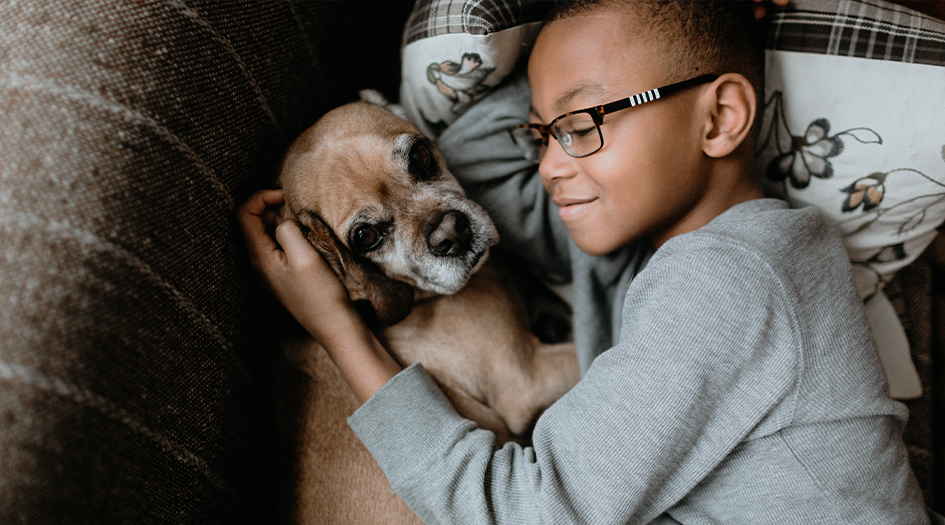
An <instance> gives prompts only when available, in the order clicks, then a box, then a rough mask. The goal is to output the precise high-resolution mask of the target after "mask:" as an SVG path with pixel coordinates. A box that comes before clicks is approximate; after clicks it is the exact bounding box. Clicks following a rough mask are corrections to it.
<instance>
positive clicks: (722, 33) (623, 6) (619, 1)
mask: <svg viewBox="0 0 945 525" xmlns="http://www.w3.org/2000/svg"><path fill="white" fill-rule="evenodd" d="M599 11H607V12H621V13H623V14H624V15H625V16H626V19H627V20H628V21H632V22H631V25H628V28H627V30H628V31H640V32H641V33H642V34H643V35H645V37H647V38H654V39H657V40H658V41H659V42H660V43H661V44H662V45H664V46H665V48H666V54H665V55H664V56H663V57H661V58H662V59H663V61H664V64H663V66H664V67H665V68H666V70H667V71H668V72H669V73H670V75H671V76H672V78H668V79H667V83H669V82H676V81H680V80H685V79H687V78H691V77H694V76H697V75H701V74H704V73H715V74H722V73H740V74H741V75H743V76H745V77H746V78H747V79H748V80H749V81H750V82H751V83H752V85H753V86H754V88H755V93H756V95H758V96H759V97H760V96H761V95H762V94H763V87H762V83H763V81H764V47H763V42H762V40H761V38H762V35H763V34H764V33H763V31H762V29H761V27H760V23H759V22H758V21H757V20H755V16H754V11H753V6H752V2H749V1H747V0H741V1H732V0H699V1H693V0H633V1H627V0H566V1H562V2H556V3H555V5H554V6H553V7H552V8H551V10H550V12H549V14H548V17H547V20H546V23H550V22H553V21H555V20H559V19H563V18H570V17H573V16H579V15H582V14H591V13H594V12H599ZM760 100H762V99H761V98H759V101H760Z"/></svg>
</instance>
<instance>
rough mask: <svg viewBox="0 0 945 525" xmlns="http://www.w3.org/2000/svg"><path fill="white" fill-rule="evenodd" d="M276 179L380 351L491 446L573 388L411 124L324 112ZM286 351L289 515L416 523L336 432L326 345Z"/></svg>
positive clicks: (336, 390) (474, 217) (555, 348)
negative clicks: (432, 386)
mask: <svg viewBox="0 0 945 525" xmlns="http://www.w3.org/2000/svg"><path fill="white" fill-rule="evenodd" d="M280 184H281V186H282V187H283V189H284V191H285V200H286V204H285V207H284V208H283V212H282V216H283V218H286V219H289V218H294V219H295V220H297V221H298V222H299V223H300V224H301V225H302V227H303V231H304V232H305V233H306V236H307V238H308V239H309V241H310V242H311V243H312V245H313V246H315V247H316V249H317V250H318V251H319V252H320V253H321V254H322V256H324V257H325V259H326V260H327V261H328V262H329V264H331V266H332V268H333V269H334V270H335V272H336V273H337V274H338V275H339V277H340V279H341V280H342V282H343V283H344V284H345V286H346V287H347V288H348V291H349V295H350V296H351V298H352V300H354V301H355V302H356V303H359V304H361V305H363V306H364V307H365V308H364V312H365V314H366V317H368V318H373V319H374V320H375V321H376V322H377V327H378V329H377V330H375V331H376V333H377V334H378V337H379V339H380V340H381V341H382V342H383V343H384V345H385V347H386V348H388V349H389V350H390V351H391V353H392V354H393V355H394V357H395V358H396V359H397V360H398V361H399V362H400V363H401V364H402V365H404V366H407V365H410V364H413V363H416V362H420V363H422V364H423V366H424V367H425V368H426V369H427V371H429V372H430V375H431V376H432V377H433V378H434V380H435V381H436V382H437V383H438V384H439V385H440V387H441V389H442V390H443V392H444V393H445V394H446V395H447V397H448V398H449V399H450V401H451V402H452V403H453V406H454V407H456V409H457V411H458V412H459V413H460V414H462V415H463V416H464V417H467V418H469V419H472V420H473V421H475V422H476V423H477V424H478V425H479V427H480V428H484V429H487V430H491V431H493V432H495V433H496V436H497V444H499V445H500V444H501V443H503V442H505V441H508V440H510V439H518V440H524V439H527V435H528V433H529V431H530V427H531V425H532V424H533V423H534V420H535V419H536V418H537V416H538V415H539V414H540V413H541V412H542V411H543V410H544V409H545V408H547V407H548V406H549V405H551V404H552V403H553V402H554V401H555V400H556V399H558V398H559V397H560V396H561V395H563V394H564V393H565V392H567V390H569V389H570V388H571V387H572V386H573V385H574V383H576V382H577V380H578V367H577V361H576V358H575V355H574V349H573V346H572V345H570V344H557V345H545V344H542V343H541V342H540V341H539V340H538V338H537V337H535V336H534V335H533V334H532V333H530V332H529V321H528V316H527V315H526V312H525V309H524V306H523V304H522V301H521V298H520V297H519V295H518V294H517V292H516V287H515V283H514V282H513V278H512V277H511V276H510V275H509V274H508V272H506V271H505V270H504V269H503V268H501V267H498V266H496V265H493V264H485V263H484V262H485V260H486V258H487V256H488V251H489V248H490V247H491V246H492V245H494V244H495V243H496V242H497V240H498V239H497V235H496V233H495V229H494V227H493V225H492V222H491V221H490V220H489V218H488V216H487V215H486V214H485V212H484V211H483V210H482V208H480V207H479V206H478V205H476V204H475V203H473V202H471V201H469V200H468V199H466V198H465V195H464V194H463V191H462V189H461V188H460V186H459V184H458V183H457V182H456V180H455V178H453V176H452V175H451V174H450V173H449V172H448V171H447V169H446V166H445V163H444V161H443V159H442V156H441V155H440V154H439V152H438V151H437V150H436V148H435V147H434V146H433V144H432V143H431V142H430V141H429V140H427V139H425V138H424V137H423V136H422V135H421V134H420V133H419V132H418V131H417V130H416V128H414V127H413V126H412V125H411V124H410V123H409V122H407V121H406V120H404V119H402V118H400V117H397V116H395V115H394V114H393V113H391V112H389V111H388V110H386V109H383V108H381V107H380V106H377V105H375V104H369V103H366V102H356V103H353V104H348V105H346V106H342V107H341V108H338V109H336V110H334V111H332V112H329V113H328V114H327V115H326V116H325V117H323V118H322V119H321V120H320V121H319V122H318V123H316V125H315V126H313V127H312V128H310V129H309V130H308V131H307V132H306V133H304V134H303V135H302V136H301V137H299V139H298V140H296V142H295V143H294V144H293V145H292V147H291V148H290V149H289V152H288V153H287V155H286V159H285V161H284V163H283V168H282V172H281V174H280ZM342 239H344V241H342ZM284 346H285V348H286V351H287V355H288V356H289V361H290V362H292V363H294V364H295V366H296V367H297V368H298V369H299V370H301V371H302V372H304V374H305V375H304V377H306V379H304V380H302V381H301V382H298V383H296V385H298V387H299V392H298V394H299V397H298V399H299V401H300V405H299V407H298V413H299V417H300V419H299V423H300V425H299V428H298V432H297V435H296V447H297V456H298V472H297V474H298V486H297V491H296V495H295V501H296V502H297V504H298V508H297V509H296V512H295V520H296V521H298V522H300V523H326V524H327V523H332V524H334V523H358V524H370V523H378V524H381V523H383V524H397V523H419V520H418V519H417V518H416V516H415V515H413V513H412V512H410V511H409V509H407V507H406V505H405V504H404V503H403V502H402V501H401V500H400V499H399V498H397V497H396V496H395V495H394V494H393V492H392V491H391V489H390V485H389V484H388V482H387V480H386V478H385V477H384V475H383V473H382V472H381V471H380V468H379V467H378V466H377V464H376V463H375V462H374V460H373V458H372V457H371V456H370V454H369V453H368V452H367V450H366V449H364V447H363V446H362V445H361V443H360V442H359V441H358V439H357V437H356V436H355V435H354V434H353V432H352V431H351V430H350V428H349V427H348V426H347V423H346V420H345V419H346V417H347V416H349V415H350V414H351V413H352V412H353V411H354V410H355V409H356V407H357V401H356V400H355V398H354V395H353V394H352V393H351V392H350V390H349V389H348V387H347V385H346V384H345V382H344V380H343V379H342V378H341V376H340V374H339V373H338V371H337V369H336V368H335V366H334V364H333V363H332V362H331V360H330V359H329V358H328V356H327V354H326V353H325V352H324V350H323V349H321V348H320V347H319V346H318V345H317V343H315V342H314V341H312V340H311V339H309V338H301V339H293V340H288V341H284Z"/></svg>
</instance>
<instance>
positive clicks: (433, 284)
mask: <svg viewBox="0 0 945 525" xmlns="http://www.w3.org/2000/svg"><path fill="white" fill-rule="evenodd" d="M488 258H489V248H488V247H486V248H485V249H483V250H482V251H481V252H479V253H477V254H474V255H472V256H471V257H469V258H468V259H467V261H465V262H459V261H451V262H450V263H446V264H444V265H443V266H442V267H441V268H440V271H436V272H433V275H429V276H418V278H416V279H415V282H416V284H415V286H416V287H417V288H419V289H420V290H423V291H425V292H432V293H435V294H439V295H453V294H454V293H456V292H458V291H459V290H460V289H462V288H463V286H466V283H467V282H468V281H469V277H470V276H472V274H474V273H476V272H477V271H478V270H479V269H480V268H482V265H483V264H485V262H486V259H488ZM457 263H458V264H457ZM467 264H468V266H466V265H467ZM464 266H465V268H464Z"/></svg>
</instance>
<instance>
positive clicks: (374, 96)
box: [358, 89, 408, 120]
mask: <svg viewBox="0 0 945 525" xmlns="http://www.w3.org/2000/svg"><path fill="white" fill-rule="evenodd" d="M358 95H360V96H361V100H363V101H365V102H370V103H371V104H374V105H375V106H380V107H382V108H384V109H386V110H387V111H390V112H391V113H393V114H394V115H397V116H398V117H400V118H402V119H404V120H408V119H407V110H406V109H404V107H403V106H401V105H400V104H392V103H391V102H388V101H387V97H385V96H384V95H383V94H382V93H381V92H380V91H376V90H373V89H362V90H361V91H359V92H358Z"/></svg>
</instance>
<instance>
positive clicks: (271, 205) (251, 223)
mask: <svg viewBox="0 0 945 525" xmlns="http://www.w3.org/2000/svg"><path fill="white" fill-rule="evenodd" d="M282 202H283V194H282V190H263V191H259V192H256V193H255V194H253V195H252V196H251V197H250V198H249V200H247V201H246V203H244V204H243V205H242V206H240V208H239V210H237V217H238V218H239V221H240V225H241V226H242V229H243V235H244V236H245V237H246V246H247V248H248V249H249V257H250V261H251V262H252V263H253V266H255V267H256V269H257V270H258V271H259V273H260V274H261V275H262V277H263V279H264V280H265V282H266V284H267V285H269V288H270V289H271V290H272V291H273V293H275V295H276V297H278V298H279V300H280V301H281V302H282V304H284V305H285V307H286V308H287V309H288V310H289V313H291V314H292V315H293V316H294V317H295V318H296V319H297V320H298V321H299V322H300V323H301V324H302V326H303V327H305V329H306V330H308V331H309V332H310V333H311V334H312V335H313V336H314V337H315V338H316V339H317V340H318V341H319V342H321V343H323V344H324V343H326V342H328V341H331V340H333V339H334V338H335V336H336V334H333V333H332V328H333V327H339V326H350V324H351V322H352V321H353V320H354V319H353V318H357V320H358V321H360V316H358V314H357V311H356V310H354V307H353V306H352V304H351V301H350V299H349V298H348V292H347V290H346V289H345V287H344V286H343V285H342V284H341V282H340V281H339V280H338V277H337V276H336V275H335V273H334V271H332V269H331V267H329V266H328V263H326V262H325V260H324V259H323V258H322V256H321V255H319V254H318V252H316V251H315V249H314V248H313V247H312V245H311V244H309V242H308V240H306V239H305V236H304V235H303V234H302V231H301V230H300V229H299V227H298V224H296V222H295V221H286V222H283V223H281V224H279V225H277V226H276V228H275V237H276V238H275V240H273V238H272V237H271V236H270V235H269V233H268V232H267V228H268V229H271V228H272V226H273V224H274V223H275V208H276V207H277V206H279V205H280V204H282ZM277 242H278V244H277Z"/></svg>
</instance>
